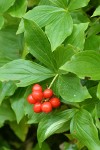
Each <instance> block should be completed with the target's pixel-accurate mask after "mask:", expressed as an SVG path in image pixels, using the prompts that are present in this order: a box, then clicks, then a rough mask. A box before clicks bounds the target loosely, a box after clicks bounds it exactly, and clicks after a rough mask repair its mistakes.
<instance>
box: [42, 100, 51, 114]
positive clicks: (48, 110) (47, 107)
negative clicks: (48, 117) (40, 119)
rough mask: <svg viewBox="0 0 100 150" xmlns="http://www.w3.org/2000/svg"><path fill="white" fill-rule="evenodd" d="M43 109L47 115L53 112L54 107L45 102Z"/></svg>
mask: <svg viewBox="0 0 100 150" xmlns="http://www.w3.org/2000/svg"><path fill="white" fill-rule="evenodd" d="M41 109H42V111H43V112H45V113H49V112H51V111H52V105H51V103H50V102H44V103H43V104H42V105H41Z"/></svg>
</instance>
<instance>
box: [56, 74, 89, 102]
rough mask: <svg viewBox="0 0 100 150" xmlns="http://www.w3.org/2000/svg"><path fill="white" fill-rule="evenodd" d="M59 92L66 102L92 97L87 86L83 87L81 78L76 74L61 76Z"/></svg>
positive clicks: (80, 100)
mask: <svg viewBox="0 0 100 150" xmlns="http://www.w3.org/2000/svg"><path fill="white" fill-rule="evenodd" d="M58 83H59V84H58V87H59V93H60V95H61V97H62V98H63V99H64V102H65V103H67V102H82V101H84V100H85V99H87V98H91V96H90V94H89V92H88V90H87V89H86V87H83V86H82V85H81V83H80V80H79V78H77V77H76V76H74V75H71V74H68V75H62V76H59V82H58Z"/></svg>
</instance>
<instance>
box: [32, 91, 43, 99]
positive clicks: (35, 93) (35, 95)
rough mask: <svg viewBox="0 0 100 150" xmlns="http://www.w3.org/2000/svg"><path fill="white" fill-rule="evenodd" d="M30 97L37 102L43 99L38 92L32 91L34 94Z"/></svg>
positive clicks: (41, 94)
mask: <svg viewBox="0 0 100 150" xmlns="http://www.w3.org/2000/svg"><path fill="white" fill-rule="evenodd" d="M32 96H33V98H34V99H35V100H37V101H41V100H42V99H43V93H42V92H40V91H34V92H32Z"/></svg>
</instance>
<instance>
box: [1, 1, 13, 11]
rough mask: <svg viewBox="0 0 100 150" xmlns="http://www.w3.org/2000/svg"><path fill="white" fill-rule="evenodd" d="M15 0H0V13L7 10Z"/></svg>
mask: <svg viewBox="0 0 100 150" xmlns="http://www.w3.org/2000/svg"><path fill="white" fill-rule="evenodd" d="M14 2H15V0H0V13H4V12H5V11H7V10H8V9H9V8H10V7H11V6H12V5H13V4H14Z"/></svg>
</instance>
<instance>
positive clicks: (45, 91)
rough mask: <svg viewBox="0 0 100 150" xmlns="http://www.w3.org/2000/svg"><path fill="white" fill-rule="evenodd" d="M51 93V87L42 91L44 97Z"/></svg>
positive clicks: (49, 95) (48, 96)
mask: <svg viewBox="0 0 100 150" xmlns="http://www.w3.org/2000/svg"><path fill="white" fill-rule="evenodd" d="M52 95H53V91H52V90H51V89H45V90H44V92H43V96H44V98H50V97H51V96H52Z"/></svg>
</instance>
